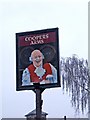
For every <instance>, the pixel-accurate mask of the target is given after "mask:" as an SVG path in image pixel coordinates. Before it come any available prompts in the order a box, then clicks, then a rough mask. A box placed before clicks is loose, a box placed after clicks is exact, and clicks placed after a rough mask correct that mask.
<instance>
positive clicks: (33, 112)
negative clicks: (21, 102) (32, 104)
mask: <svg viewBox="0 0 90 120" xmlns="http://www.w3.org/2000/svg"><path fill="white" fill-rule="evenodd" d="M31 115H36V109H35V110H33V111H31V112H29V113H28V114H27V115H25V116H26V117H27V116H31ZM42 115H48V113H46V112H43V111H42Z"/></svg>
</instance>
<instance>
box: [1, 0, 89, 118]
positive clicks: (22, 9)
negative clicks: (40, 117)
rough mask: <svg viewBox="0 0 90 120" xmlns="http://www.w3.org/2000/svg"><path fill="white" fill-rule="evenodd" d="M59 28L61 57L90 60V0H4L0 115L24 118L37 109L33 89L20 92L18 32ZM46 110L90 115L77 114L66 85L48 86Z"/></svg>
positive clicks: (55, 114) (59, 114) (56, 114)
mask: <svg viewBox="0 0 90 120" xmlns="http://www.w3.org/2000/svg"><path fill="white" fill-rule="evenodd" d="M55 27H58V28H59V44H60V56H61V57H68V56H72V54H77V55H78V57H79V58H84V59H88V0H68V1H66V0H37V1H36V0H13V1H12V0H1V1H0V33H1V34H0V55H1V58H0V66H1V67H0V68H1V69H0V77H1V81H0V82H1V87H0V94H2V99H0V106H1V107H0V117H1V118H12V117H13V118H21V117H24V115H25V114H27V113H28V112H30V111H32V110H33V109H35V94H34V92H33V91H31V90H30V91H16V44H15V43H16V37H15V33H18V32H26V31H33V30H41V29H47V28H55ZM42 98H43V101H44V103H43V111H45V112H47V113H48V117H57V118H58V117H59V118H60V117H63V116H67V117H87V113H86V114H85V115H82V114H79V115H76V114H75V110H74V108H73V107H72V105H71V103H70V97H69V95H68V94H63V91H62V87H60V88H52V89H46V90H45V91H44V92H43V94H42Z"/></svg>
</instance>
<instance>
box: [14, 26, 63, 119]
mask: <svg viewBox="0 0 90 120" xmlns="http://www.w3.org/2000/svg"><path fill="white" fill-rule="evenodd" d="M58 30H59V29H58V28H51V29H43V30H37V31H29V32H20V33H16V90H17V91H20V90H33V91H34V92H35V94H36V119H37V120H40V119H41V114H42V102H43V101H42V100H41V94H42V92H43V91H44V90H45V89H46V88H53V87H60V86H61V84H60V69H59V67H60V58H59V55H60V53H59V33H58Z"/></svg>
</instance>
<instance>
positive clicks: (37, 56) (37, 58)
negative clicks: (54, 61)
mask: <svg viewBox="0 0 90 120" xmlns="http://www.w3.org/2000/svg"><path fill="white" fill-rule="evenodd" d="M42 60H43V58H42V53H41V52H40V51H39V50H34V51H33V52H32V61H33V64H34V65H35V66H36V67H39V66H40V65H42Z"/></svg>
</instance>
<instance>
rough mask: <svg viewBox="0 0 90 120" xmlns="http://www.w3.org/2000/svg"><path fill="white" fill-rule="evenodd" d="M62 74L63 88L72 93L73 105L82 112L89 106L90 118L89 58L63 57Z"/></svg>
mask: <svg viewBox="0 0 90 120" xmlns="http://www.w3.org/2000/svg"><path fill="white" fill-rule="evenodd" d="M60 62H61V76H62V86H63V90H66V91H67V92H69V93H71V102H72V105H73V106H74V107H75V108H76V112H79V110H80V109H81V110H82V113H84V111H85V110H86V107H87V106H88V118H89V120H90V72H89V68H88V62H87V60H84V59H83V58H82V59H79V58H78V56H77V55H75V54H74V55H73V56H72V57H67V58H61V61H60Z"/></svg>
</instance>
